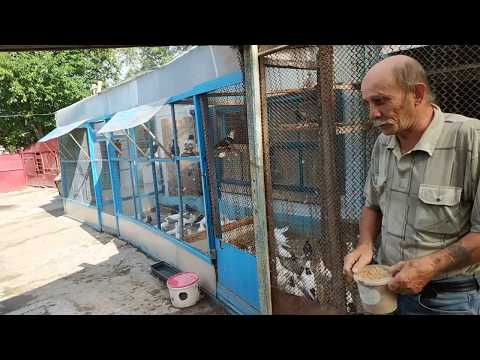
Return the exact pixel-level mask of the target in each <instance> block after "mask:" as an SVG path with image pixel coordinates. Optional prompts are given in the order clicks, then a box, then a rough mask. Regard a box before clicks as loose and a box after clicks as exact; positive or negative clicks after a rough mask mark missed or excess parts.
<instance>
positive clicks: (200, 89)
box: [167, 71, 243, 103]
mask: <svg viewBox="0 0 480 360" xmlns="http://www.w3.org/2000/svg"><path fill="white" fill-rule="evenodd" d="M242 80H243V75H242V72H241V71H235V72H233V73H230V74H227V75H224V76H221V77H218V78H216V79H213V80H210V81H206V82H204V83H202V84H200V85H197V86H194V87H193V88H192V89H191V90H189V91H185V92H183V93H181V94H178V95H175V96H172V97H171V98H169V99H168V101H167V103H174V102H177V101H180V100H183V99H186V98H188V97H192V96H195V95H200V94H204V93H207V92H209V91H212V90H216V89H220V88H222V87H225V86H229V85H234V84H237V83H239V82H241V81H242Z"/></svg>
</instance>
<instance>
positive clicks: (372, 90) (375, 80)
mask: <svg viewBox="0 0 480 360" xmlns="http://www.w3.org/2000/svg"><path fill="white" fill-rule="evenodd" d="M360 90H361V93H362V98H363V99H364V100H368V99H370V98H372V97H375V96H395V94H398V93H400V92H401V88H400V86H399V85H398V84H397V82H396V81H395V79H394V77H393V75H391V74H376V73H373V74H371V73H368V74H367V75H366V76H365V78H364V79H363V81H362V84H361V88H360Z"/></svg>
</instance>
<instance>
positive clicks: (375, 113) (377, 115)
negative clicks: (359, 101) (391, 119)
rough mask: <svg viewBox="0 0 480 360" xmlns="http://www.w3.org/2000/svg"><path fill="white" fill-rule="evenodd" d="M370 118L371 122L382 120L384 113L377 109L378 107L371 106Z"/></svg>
mask: <svg viewBox="0 0 480 360" xmlns="http://www.w3.org/2000/svg"><path fill="white" fill-rule="evenodd" d="M369 117H370V119H371V120H376V119H380V118H381V117H382V113H381V112H380V111H379V110H378V109H377V107H376V106H370V110H369Z"/></svg>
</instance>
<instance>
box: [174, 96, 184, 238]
mask: <svg viewBox="0 0 480 360" xmlns="http://www.w3.org/2000/svg"><path fill="white" fill-rule="evenodd" d="M171 111H172V130H173V147H174V150H175V153H174V154H175V167H176V169H177V193H178V206H179V208H180V209H179V210H180V211H179V214H180V219H179V221H180V233H181V234H182V235H181V238H182V239H183V201H182V177H181V171H180V161H179V160H178V158H177V157H178V156H179V155H180V154H178V145H177V120H176V119H175V108H174V104H171Z"/></svg>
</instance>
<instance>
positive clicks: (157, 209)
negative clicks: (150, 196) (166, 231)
mask: <svg viewBox="0 0 480 360" xmlns="http://www.w3.org/2000/svg"><path fill="white" fill-rule="evenodd" d="M142 126H143V127H144V129H145V130H146V131H147V132H148V133H149V134H151V131H150V129H149V128H148V127H146V126H145V125H144V124H142ZM150 155H151V157H152V158H155V152H154V151H153V147H152V146H150ZM158 167H159V168H160V164H159V165H158ZM152 178H153V189H154V191H155V215H156V217H157V227H158V228H159V229H160V226H161V221H160V201H159V199H158V182H157V170H156V168H155V161H152Z"/></svg>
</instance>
